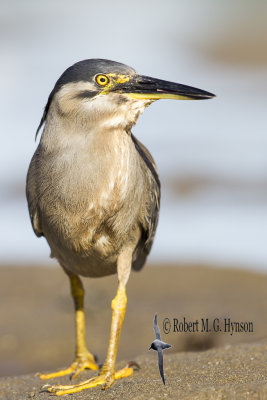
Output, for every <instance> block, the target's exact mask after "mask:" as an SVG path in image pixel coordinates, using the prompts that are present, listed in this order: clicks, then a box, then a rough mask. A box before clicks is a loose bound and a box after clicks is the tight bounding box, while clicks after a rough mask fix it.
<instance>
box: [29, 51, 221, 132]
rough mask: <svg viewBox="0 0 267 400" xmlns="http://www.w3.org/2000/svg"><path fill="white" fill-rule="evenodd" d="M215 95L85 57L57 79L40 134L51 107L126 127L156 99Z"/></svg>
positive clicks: (66, 115)
mask: <svg viewBox="0 0 267 400" xmlns="http://www.w3.org/2000/svg"><path fill="white" fill-rule="evenodd" d="M212 97H214V95H213V94H211V93H209V92H206V91H204V90H200V89H196V88H193V87H190V86H185V85H181V84H178V83H173V82H168V81H164V80H160V79H155V78H151V77H148V76H144V75H139V74H138V73H137V72H136V71H135V70H134V69H133V68H131V67H128V66H127V65H124V64H121V63H118V62H115V61H110V60H102V59H89V60H84V61H80V62H77V63H76V64H74V65H72V66H71V67H70V68H68V69H67V70H66V71H65V72H64V73H63V74H62V75H61V77H60V78H59V79H58V81H57V82H56V84H55V87H54V89H53V90H52V92H51V93H50V96H49V98H48V102H47V104H46V107H45V110H44V114H43V117H42V119H41V122H40V125H39V127H38V130H37V133H38V131H39V129H40V128H41V126H42V124H43V123H44V122H45V120H46V118H47V115H48V113H49V112H50V110H51V108H53V110H54V111H55V112H57V113H58V115H59V116H60V117H61V118H65V119H72V120H76V121H78V120H79V119H81V120H83V121H87V122H89V123H91V124H98V125H103V126H106V127H108V126H113V127H115V128H116V127H122V128H124V129H125V128H128V127H129V128H130V127H131V126H132V125H133V124H134V123H135V122H136V120H137V118H138V116H139V114H140V113H142V112H143V111H144V109H145V107H147V106H148V105H149V104H151V103H152V102H153V101H155V100H159V99H177V100H180V99H181V100H186V99H192V100H200V99H209V98H212Z"/></svg>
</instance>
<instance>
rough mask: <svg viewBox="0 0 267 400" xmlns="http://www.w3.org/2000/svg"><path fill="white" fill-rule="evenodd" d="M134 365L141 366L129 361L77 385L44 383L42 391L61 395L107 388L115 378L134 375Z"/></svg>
mask: <svg viewBox="0 0 267 400" xmlns="http://www.w3.org/2000/svg"><path fill="white" fill-rule="evenodd" d="M134 367H137V368H138V369H139V368H140V367H139V365H138V364H136V363H135V362H129V363H128V364H127V365H126V367H124V368H122V369H120V370H118V371H117V372H115V373H112V372H110V371H107V372H105V373H104V372H102V371H101V372H100V375H98V376H96V377H94V378H91V379H87V380H86V381H83V382H80V383H77V384H76V385H44V386H43V387H42V391H47V392H50V393H54V394H56V395H57V396H60V395H62V394H72V393H77V392H80V391H82V390H84V389H89V388H93V387H96V386H99V385H101V386H102V389H107V388H109V387H110V386H111V385H112V383H113V382H114V380H115V379H120V378H127V377H128V376H130V375H132V374H133V371H134Z"/></svg>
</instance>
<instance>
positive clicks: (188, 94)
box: [116, 75, 215, 100]
mask: <svg viewBox="0 0 267 400" xmlns="http://www.w3.org/2000/svg"><path fill="white" fill-rule="evenodd" d="M116 91H118V92H121V93H125V94H128V95H129V96H130V97H131V98H134V99H150V100H158V99H176V100H203V99H211V98H213V97H215V95H214V94H212V93H209V92H206V91H205V90H201V89H197V88H194V87H191V86H186V85H181V84H180V83H174V82H168V81H163V80H161V79H156V78H151V77H149V76H143V75H135V76H132V77H130V78H129V80H128V81H127V82H124V83H123V84H122V85H118V86H117V87H116Z"/></svg>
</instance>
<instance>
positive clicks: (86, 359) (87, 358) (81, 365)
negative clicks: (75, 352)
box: [39, 352, 99, 379]
mask: <svg viewBox="0 0 267 400" xmlns="http://www.w3.org/2000/svg"><path fill="white" fill-rule="evenodd" d="M85 369H92V370H98V369H99V366H98V365H97V363H96V361H95V357H94V356H93V355H92V354H91V353H89V352H87V353H85V354H83V355H82V356H77V357H76V358H75V361H74V362H73V363H72V364H71V366H70V367H68V368H66V369H62V370H60V371H57V372H52V373H50V374H39V377H40V379H50V378H57V377H59V376H64V375H70V377H71V379H75V378H76V377H77V376H78V375H79V374H80V373H81V372H82V371H83V370H85Z"/></svg>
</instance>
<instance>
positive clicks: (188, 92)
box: [27, 59, 212, 392]
mask: <svg viewBox="0 0 267 400" xmlns="http://www.w3.org/2000/svg"><path fill="white" fill-rule="evenodd" d="M210 97H212V95H211V94H210V93H208V92H204V91H202V90H199V89H195V88H191V87H187V86H183V85H179V84H174V83H171V82H166V81H161V80H157V79H154V78H149V77H146V76H141V75H138V74H137V73H136V71H135V70H133V69H132V68H130V67H128V66H126V65H123V64H120V63H116V62H113V61H108V60H98V59H96V60H95V59H92V60H85V61H81V62H79V63H76V64H74V65H73V66H72V67H70V68H68V69H67V70H66V71H65V72H64V73H63V74H62V76H61V77H60V78H59V80H58V81H57V83H56V85H55V87H54V89H53V90H52V92H51V94H50V96H49V99H48V102H47V105H46V107H45V110H44V114H43V117H42V119H41V123H40V125H39V127H38V130H37V133H38V131H39V130H40V128H41V127H42V125H43V124H45V125H44V129H43V132H42V136H41V140H40V143H39V145H38V147H37V150H36V152H35V154H34V156H33V158H32V161H31V164H30V167H29V171H28V176H27V200H28V206H29V212H30V217H31V222H32V226H33V229H34V232H35V233H36V235H37V236H44V237H45V238H46V240H47V242H48V244H49V246H50V249H51V256H52V257H55V258H56V259H57V260H58V261H59V263H60V265H61V266H62V267H63V269H64V270H65V272H66V273H67V274H68V275H69V277H70V280H71V285H72V294H73V298H74V303H75V309H76V313H77V310H78V311H79V310H82V307H80V308H79V304H80V303H83V288H82V284H81V281H80V280H79V278H78V275H82V276H90V277H99V276H104V275H109V274H113V273H116V272H117V273H118V279H119V289H118V292H117V296H116V298H115V299H114V300H113V302H114V304H116V306H114V307H115V309H116V310H115V309H114V308H113V317H114V318H113V320H112V328H111V332H116V335H117V339H116V343H115V344H114V343H113V344H112V343H111V342H112V338H111V340H110V345H109V350H108V357H107V359H106V363H105V365H104V367H103V368H102V370H101V372H100V377H103V379H102V381H101V383H97V384H104V385H105V386H109V385H110V384H111V383H112V381H113V380H114V376H115V375H114V374H115V359H116V352H117V341H118V337H119V332H120V327H121V323H122V320H123V316H124V311H123V312H122V311H121V310H122V309H123V310H125V306H126V295H125V285H126V283H127V280H128V277H129V273H130V270H131V268H134V269H136V270H139V269H141V268H142V266H143V265H144V263H145V260H146V258H147V255H148V253H149V251H150V249H151V246H152V243H153V239H154V236H155V231H156V227H157V222H158V214H159V205H160V181H159V177H158V173H157V169H156V166H155V162H154V160H153V158H152V156H151V154H150V153H149V151H148V150H147V149H146V148H145V146H144V145H142V144H141V143H140V142H139V141H138V140H137V139H136V138H135V137H134V136H133V135H132V133H131V127H132V126H133V125H134V124H135V123H136V121H137V119H138V116H139V115H140V113H142V112H143V111H144V109H145V107H147V106H148V105H149V104H151V103H152V102H153V101H155V100H157V99H160V98H192V99H202V98H210ZM75 279H76V280H75ZM77 287H78V289H79V290H80V291H79V290H77V293H80V294H78V295H76V297H75V294H74V293H76V292H75V290H74V289H73V288H77ZM115 300H116V301H115ZM112 307H113V306H112ZM114 310H115V311H114ZM118 310H120V311H119V313H120V317H117V316H116V315H117V314H116V312H117V313H118ZM114 313H115V314H116V315H115V314H114ZM77 315H78V314H76V335H77V342H78V343H77V348H78V350H77V348H76V359H75V360H76V361H77V360H78V361H77V362H78V364H79V367H78V369H79V368H80V369H83V367H82V366H81V365H83V364H82V363H83V360H82V359H84V358H85V355H87V354H90V353H89V352H88V351H87V349H86V351H85V350H81V347H85V345H84V346H80V347H79V342H80V341H84V339H81V338H80V337H79V332H78V331H79V329H80V328H81V326H82V325H83V322H82V323H81V322H79V321H78V320H77V318H78V317H77ZM116 318H117V319H116ZM77 327H78V328H77ZM77 329H78V330H77ZM80 330H81V329H80ZM83 330H84V327H83ZM81 353H82V357H80V354H81ZM90 356H91V354H90ZM91 358H92V357H91ZM91 358H90V360H91ZM111 360H112V361H111ZM76 361H75V362H76ZM86 367H87V366H85V367H84V368H86ZM96 368H97V367H96ZM76 369H77V368H76ZM68 371H69V369H68ZM74 372H75V371H74ZM55 376H56V375H55ZM95 379H96V378H95ZM98 381H99V380H98ZM51 391H57V392H58V390H57V389H54V387H53V388H52V389H51Z"/></svg>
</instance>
